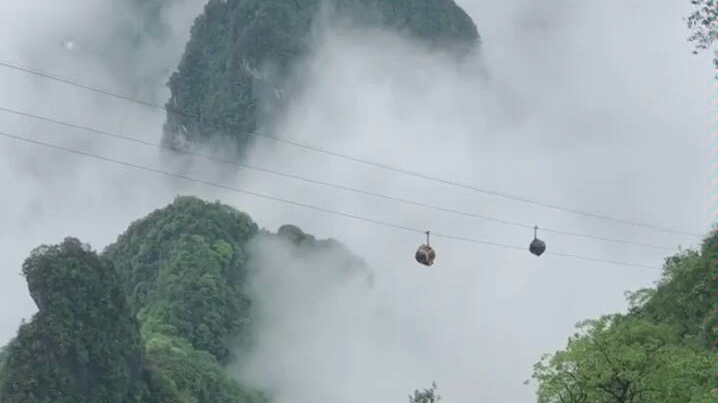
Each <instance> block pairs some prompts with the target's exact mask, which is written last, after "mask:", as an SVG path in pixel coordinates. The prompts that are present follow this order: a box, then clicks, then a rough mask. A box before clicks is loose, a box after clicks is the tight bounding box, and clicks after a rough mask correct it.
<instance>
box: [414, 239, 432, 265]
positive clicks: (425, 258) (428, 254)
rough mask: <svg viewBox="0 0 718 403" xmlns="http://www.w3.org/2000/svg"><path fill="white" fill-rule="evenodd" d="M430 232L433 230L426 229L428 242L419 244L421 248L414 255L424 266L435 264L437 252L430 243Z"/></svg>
mask: <svg viewBox="0 0 718 403" xmlns="http://www.w3.org/2000/svg"><path fill="white" fill-rule="evenodd" d="M429 232H431V231H426V243H425V244H422V245H421V246H419V249H417V250H416V255H415V256H414V258H415V259H416V261H417V262H419V263H421V264H423V265H424V266H431V265H432V264H434V259H436V252H435V251H434V248H432V247H431V245H430V244H429Z"/></svg>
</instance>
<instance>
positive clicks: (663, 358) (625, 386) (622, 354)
mask: <svg viewBox="0 0 718 403" xmlns="http://www.w3.org/2000/svg"><path fill="white" fill-rule="evenodd" d="M579 330H580V332H581V333H579V334H577V335H575V336H574V337H572V338H571V339H569V343H568V346H567V348H566V350H565V351H561V352H558V353H557V354H555V355H553V356H548V357H544V359H543V360H542V362H541V363H539V364H537V365H536V372H535V375H534V376H535V378H536V379H537V380H538V381H539V383H540V387H539V398H540V401H541V402H544V403H553V402H564V403H568V402H571V403H578V402H606V403H608V402H615V403H628V402H634V403H641V402H666V403H673V402H675V403H679V402H691V401H693V400H692V399H698V398H699V397H700V395H701V392H702V391H704V390H705V385H706V382H707V380H708V370H709V368H710V364H711V363H710V360H709V357H708V356H707V355H706V354H705V352H703V351H700V350H697V349H695V348H692V347H690V346H684V345H681V344H680V343H679V340H678V339H676V337H675V332H674V329H672V328H671V327H670V326H669V325H666V324H655V323H651V322H649V321H647V320H643V319H639V318H635V317H618V316H615V317H611V316H607V317H604V318H601V319H599V320H595V321H588V322H586V323H584V324H582V325H581V326H579ZM695 401H698V400H695Z"/></svg>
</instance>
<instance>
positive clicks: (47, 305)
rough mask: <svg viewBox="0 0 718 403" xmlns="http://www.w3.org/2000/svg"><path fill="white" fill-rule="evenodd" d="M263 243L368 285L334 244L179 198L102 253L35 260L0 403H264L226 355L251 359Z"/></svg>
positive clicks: (68, 247) (50, 250) (45, 249)
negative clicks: (232, 370)
mask: <svg viewBox="0 0 718 403" xmlns="http://www.w3.org/2000/svg"><path fill="white" fill-rule="evenodd" d="M260 238H276V239H277V240H280V241H282V242H284V243H286V245H287V246H288V247H290V248H291V250H292V251H293V252H292V253H293V254H294V255H296V257H297V258H300V259H301V258H302V257H305V258H309V259H311V258H312V257H321V256H326V255H327V254H331V256H332V259H333V260H334V261H337V262H339V265H338V267H337V270H339V271H341V272H344V273H346V272H351V273H350V274H356V273H359V274H360V275H362V276H367V278H369V279H370V278H371V276H370V274H371V273H369V272H368V270H367V268H366V265H365V264H364V262H363V261H362V260H361V259H360V258H359V257H357V256H355V255H353V254H351V253H350V252H349V251H348V250H347V249H346V248H345V247H344V246H343V245H342V244H340V243H339V242H337V241H334V240H331V239H330V240H317V239H315V238H314V237H313V236H311V235H309V234H305V233H303V232H302V231H301V230H300V229H299V228H297V227H294V226H290V225H286V226H283V227H281V228H280V230H279V231H278V232H277V233H276V234H273V233H270V232H268V231H266V230H260V229H259V228H258V226H257V225H256V224H255V223H254V222H253V221H252V220H251V218H250V217H249V216H247V215H246V214H244V213H242V212H240V211H238V210H236V209H234V208H232V207H229V206H226V205H223V204H220V203H219V202H215V203H207V202H205V201H202V200H200V199H197V198H194V197H178V198H176V199H175V201H174V202H173V203H172V204H170V205H169V206H167V207H165V208H162V209H159V210H156V211H154V212H153V213H151V214H149V215H148V216H147V217H145V218H142V219H140V220H138V221H136V222H134V223H132V224H131V225H130V226H129V228H128V229H127V231H125V232H124V233H123V234H122V235H120V236H119V237H118V239H117V241H116V242H115V243H113V244H111V245H109V246H108V247H107V248H106V249H105V250H104V251H103V252H102V253H98V252H96V251H93V250H92V249H91V248H90V246H89V245H86V244H83V243H81V242H80V241H79V240H77V239H75V238H67V239H65V240H64V242H62V243H61V244H59V245H51V246H45V245H43V246H40V247H38V248H36V249H35V250H33V251H32V253H31V255H30V256H29V257H28V258H27V259H26V261H25V263H24V264H23V274H24V275H25V277H26V279H27V284H28V289H29V291H30V295H31V296H32V298H33V300H34V301H35V303H36V305H37V307H38V312H37V313H36V314H35V316H34V317H33V318H32V320H31V321H30V322H28V323H24V324H22V326H21V327H20V329H19V331H18V334H17V337H16V338H15V339H14V340H13V341H12V342H11V343H9V344H8V346H6V347H5V348H4V349H3V350H2V356H0V357H1V358H2V361H1V362H2V364H1V365H2V366H1V367H0V368H1V370H0V401H2V402H3V403H20V402H24V403H31V402H68V403H69V402H73V403H82V402H88V403H90V402H92V403H94V402H146V403H154V402H157V403H160V402H177V403H180V402H181V403H184V402H208V403H209V402H223V403H224V402H226V403H230V402H247V403H249V402H263V401H265V399H266V397H264V396H263V395H262V394H261V393H259V392H258V391H254V390H251V389H248V388H246V387H242V385H239V384H238V383H236V381H234V380H232V379H230V378H228V377H227V376H226V375H225V373H224V372H223V368H224V366H225V365H226V364H227V363H229V362H230V361H232V359H233V358H234V359H236V357H233V356H232V352H233V351H234V352H237V351H239V352H241V351H243V350H244V349H247V348H251V345H249V344H247V343H243V341H244V340H247V339H250V338H249V337H247V335H248V331H249V328H250V327H251V324H252V323H253V321H254V320H257V317H256V312H254V311H253V310H252V305H251V290H250V289H249V288H248V286H247V284H248V280H249V279H250V278H251V276H252V272H253V264H252V255H251V253H250V251H251V243H252V242H254V241H256V240H258V239H260ZM255 269H256V268H255ZM260 319H261V318H260Z"/></svg>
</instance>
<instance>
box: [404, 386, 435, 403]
mask: <svg viewBox="0 0 718 403" xmlns="http://www.w3.org/2000/svg"><path fill="white" fill-rule="evenodd" d="M436 389H437V386H436V382H432V383H431V388H429V389H424V390H423V391H421V392H419V390H418V389H417V390H415V391H414V395H413V396H411V395H409V403H438V402H439V400H441V396H439V394H438V393H437V392H436Z"/></svg>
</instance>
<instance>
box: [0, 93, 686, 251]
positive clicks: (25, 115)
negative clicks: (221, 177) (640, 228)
mask: <svg viewBox="0 0 718 403" xmlns="http://www.w3.org/2000/svg"><path fill="white" fill-rule="evenodd" d="M0 111H3V112H7V113H11V114H15V115H19V116H24V117H29V118H32V119H36V120H41V121H44V122H49V123H53V124H57V125H61V126H66V127H70V128H73V129H80V130H86V131H89V132H92V133H96V134H99V135H102V136H107V137H112V138H117V139H120V140H125V141H131V142H134V143H138V144H142V145H147V146H151V147H158V148H160V149H168V150H172V148H170V147H168V146H165V145H162V144H158V143H152V142H149V141H145V140H140V139H136V138H133V137H127V136H123V135H120V134H116V133H112V132H108V131H104V130H100V129H95V128H92V127H88V126H82V125H77V124H74V123H69V122H65V121H61V120H56V119H52V118H48V117H45V116H39V115H35V114H32V113H27V112H22V111H18V110H15V109H9V108H5V107H1V106H0ZM182 153H184V154H187V155H191V156H194V157H199V158H204V159H207V160H210V161H214V162H219V163H227V164H232V165H236V166H240V167H243V168H247V169H252V170H256V171H261V172H266V173H270V174H273V175H277V176H282V177H286V178H291V179H295V180H299V181H303V182H308V183H313V184H317V185H322V186H326V187H332V188H336V189H342V190H346V191H349V192H354V193H359V194H364V195H368V196H373V197H377V198H382V199H386V200H392V201H396V202H399V203H405V204H410V205H414V206H419V207H424V208H427V209H432V210H437V211H443V212H448V213H452V214H457V215H461V216H465V217H472V218H478V219H482V220H487V221H494V222H497V223H501V224H505V225H512V226H516V227H521V228H534V226H532V225H527V224H521V223H517V222H512V221H507V220H502V219H499V218H494V217H489V216H484V215H479V214H474V213H469V212H465V211H460V210H454V209H450V208H445V207H440V206H436V205H431V204H426V203H421V202H416V201H413V200H407V199H402V198H399V197H394V196H388V195H384V194H381V193H375V192H370V191H366V190H362V189H356V188H352V187H348V186H343V185H337V184H332V183H327V182H322V181H318V180H314V179H309V178H306V177H302V176H298V175H292V174H287V173H283V172H279V171H274V170H271V169H267V168H261V167H257V166H253V165H250V164H246V163H242V162H238V161H234V160H230V159H221V158H217V157H214V156H211V155H209V154H201V153H196V152H191V151H182ZM541 230H542V231H545V232H549V233H556V234H562V235H568V236H574V237H580V238H588V239H593V240H599V241H605V242H613V243H618V244H630V245H637V246H642V247H646V248H652V249H659V250H674V249H675V248H671V247H668V246H660V245H652V244H646V243H640V242H633V241H627V240H622V239H615V238H605V237H599V236H594V235H588V234H582V233H577V232H570V231H563V230H557V229H551V228H544V227H541Z"/></svg>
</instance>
